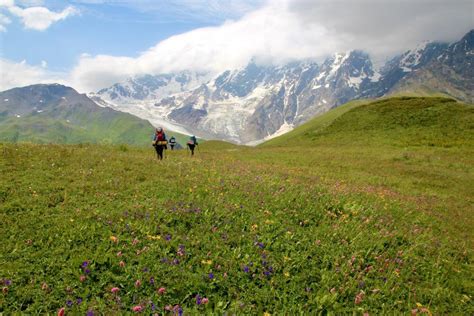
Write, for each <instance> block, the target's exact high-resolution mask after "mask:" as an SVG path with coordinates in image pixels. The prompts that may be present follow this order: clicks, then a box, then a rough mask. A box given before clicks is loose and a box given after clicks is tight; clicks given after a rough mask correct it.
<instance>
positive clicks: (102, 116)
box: [0, 84, 153, 145]
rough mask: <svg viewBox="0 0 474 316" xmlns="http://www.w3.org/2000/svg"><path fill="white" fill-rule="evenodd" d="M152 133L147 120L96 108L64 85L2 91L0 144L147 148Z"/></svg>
mask: <svg viewBox="0 0 474 316" xmlns="http://www.w3.org/2000/svg"><path fill="white" fill-rule="evenodd" d="M152 133H153V126H152V125H151V124H150V123H149V122H148V121H146V120H142V119H140V118H138V117H135V116H133V115H130V114H128V113H122V112H118V111H115V110H113V109H110V108H107V107H100V106H97V104H96V103H95V102H93V101H92V100H91V99H89V98H88V97H87V96H86V95H84V94H79V93H78V92H77V91H76V90H74V89H73V88H70V87H66V86H63V85H59V84H38V85H32V86H28V87H22V88H14V89H11V90H7V91H4V92H0V141H8V142H22V141H31V142H35V143H66V144H68V143H84V142H88V143H102V144H104V143H105V144H112V143H125V144H133V145H148V144H150V141H151V136H152Z"/></svg>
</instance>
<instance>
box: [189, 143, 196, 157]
mask: <svg viewBox="0 0 474 316" xmlns="http://www.w3.org/2000/svg"><path fill="white" fill-rule="evenodd" d="M188 147H189V150H191V156H193V155H194V147H196V145H194V144H188Z"/></svg>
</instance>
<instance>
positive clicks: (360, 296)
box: [354, 292, 364, 305]
mask: <svg viewBox="0 0 474 316" xmlns="http://www.w3.org/2000/svg"><path fill="white" fill-rule="evenodd" d="M363 299H364V292H360V293H359V294H357V295H356V296H355V299H354V303H355V304H356V305H359V304H360V303H362V300H363Z"/></svg>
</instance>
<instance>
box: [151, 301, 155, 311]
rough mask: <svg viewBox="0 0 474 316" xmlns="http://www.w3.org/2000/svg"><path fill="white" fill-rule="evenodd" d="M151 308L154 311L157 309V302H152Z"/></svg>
mask: <svg viewBox="0 0 474 316" xmlns="http://www.w3.org/2000/svg"><path fill="white" fill-rule="evenodd" d="M151 310H152V311H154V310H155V304H153V302H151Z"/></svg>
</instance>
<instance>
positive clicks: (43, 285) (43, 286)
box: [41, 282, 49, 291]
mask: <svg viewBox="0 0 474 316" xmlns="http://www.w3.org/2000/svg"><path fill="white" fill-rule="evenodd" d="M41 289H42V290H43V291H46V290H47V289H49V286H48V284H46V282H43V283H42V284H41Z"/></svg>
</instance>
